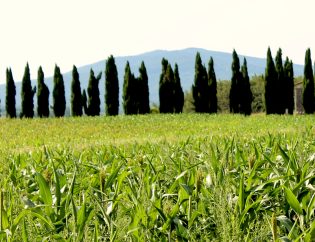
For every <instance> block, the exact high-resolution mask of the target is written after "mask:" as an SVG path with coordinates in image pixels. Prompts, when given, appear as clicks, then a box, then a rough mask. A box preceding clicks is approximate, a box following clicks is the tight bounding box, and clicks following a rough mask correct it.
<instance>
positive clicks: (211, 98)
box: [208, 57, 218, 113]
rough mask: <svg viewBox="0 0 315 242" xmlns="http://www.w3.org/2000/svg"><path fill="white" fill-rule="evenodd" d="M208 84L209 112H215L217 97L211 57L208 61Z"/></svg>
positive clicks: (216, 109)
mask: <svg viewBox="0 0 315 242" xmlns="http://www.w3.org/2000/svg"><path fill="white" fill-rule="evenodd" d="M208 86H209V101H210V103H209V113H217V111H218V99H217V78H216V75H215V72H214V66H213V59H212V57H211V58H210V60H209V63H208Z"/></svg>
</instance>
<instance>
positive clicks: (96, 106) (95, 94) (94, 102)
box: [87, 69, 102, 116]
mask: <svg viewBox="0 0 315 242" xmlns="http://www.w3.org/2000/svg"><path fill="white" fill-rule="evenodd" d="M101 78H102V73H101V72H100V73H99V74H98V76H97V77H95V75H94V71H93V70H92V69H91V70H90V79H89V85H88V88H87V93H88V95H89V99H88V107H87V108H88V115H90V116H98V115H100V111H101V109H100V105H101V100H100V90H99V88H98V85H99V81H100V79H101Z"/></svg>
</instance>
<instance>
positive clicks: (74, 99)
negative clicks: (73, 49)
mask: <svg viewBox="0 0 315 242" xmlns="http://www.w3.org/2000/svg"><path fill="white" fill-rule="evenodd" d="M82 106H83V103H82V94H81V84H80V76H79V73H78V70H77V67H76V66H75V65H74V66H73V68H72V82H71V114H72V116H82Z"/></svg>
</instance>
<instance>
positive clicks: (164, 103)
mask: <svg viewBox="0 0 315 242" xmlns="http://www.w3.org/2000/svg"><path fill="white" fill-rule="evenodd" d="M161 64H162V71H161V75H160V82H159V99H160V108H159V109H160V113H164V112H165V110H167V105H168V103H167V100H166V99H165V96H164V95H165V82H164V81H165V80H164V76H165V74H166V70H167V66H168V60H166V59H165V58H163V59H162V61H161Z"/></svg>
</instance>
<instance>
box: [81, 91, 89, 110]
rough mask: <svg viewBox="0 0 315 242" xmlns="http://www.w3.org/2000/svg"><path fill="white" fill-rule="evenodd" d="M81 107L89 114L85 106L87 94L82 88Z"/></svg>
mask: <svg viewBox="0 0 315 242" xmlns="http://www.w3.org/2000/svg"><path fill="white" fill-rule="evenodd" d="M82 107H83V110H84V113H85V115H89V110H88V106H87V95H86V91H85V89H83V92H82Z"/></svg>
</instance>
